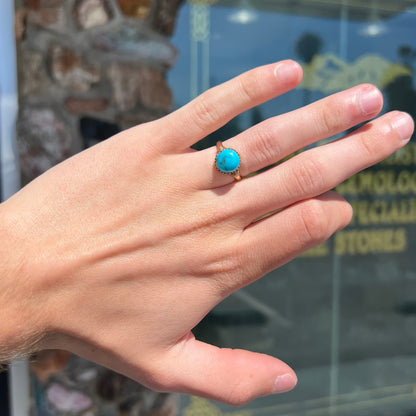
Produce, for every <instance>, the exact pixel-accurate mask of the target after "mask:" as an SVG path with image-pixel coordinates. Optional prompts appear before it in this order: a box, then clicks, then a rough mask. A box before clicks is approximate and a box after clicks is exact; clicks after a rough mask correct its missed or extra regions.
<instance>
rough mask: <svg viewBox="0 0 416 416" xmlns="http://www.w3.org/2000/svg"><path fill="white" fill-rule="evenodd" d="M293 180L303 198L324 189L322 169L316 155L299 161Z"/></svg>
mask: <svg viewBox="0 0 416 416" xmlns="http://www.w3.org/2000/svg"><path fill="white" fill-rule="evenodd" d="M293 178H294V180H295V186H296V187H297V189H298V191H299V192H300V193H301V194H302V195H303V196H309V195H312V194H314V193H316V192H319V193H320V192H322V191H323V189H324V167H323V165H322V163H321V162H320V161H319V159H318V157H317V156H316V155H315V157H307V158H306V157H305V158H303V159H300V160H299V162H298V166H297V168H296V172H295V174H294V175H293ZM289 191H290V190H289Z"/></svg>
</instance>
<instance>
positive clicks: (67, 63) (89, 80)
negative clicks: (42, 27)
mask: <svg viewBox="0 0 416 416" xmlns="http://www.w3.org/2000/svg"><path fill="white" fill-rule="evenodd" d="M50 61H51V64H50V65H51V74H52V78H53V79H54V80H55V81H57V82H58V83H59V84H60V85H61V86H62V87H65V88H71V89H73V90H75V91H80V92H82V91H87V90H88V89H89V88H90V87H91V85H92V84H94V83H96V82H99V81H100V78H101V77H100V71H99V70H98V69H97V68H96V67H93V66H89V65H87V64H86V63H85V62H84V60H83V58H82V57H81V56H80V55H78V54H77V53H76V52H74V51H73V50H71V49H66V48H62V47H61V46H54V47H53V48H52V49H51V51H50Z"/></svg>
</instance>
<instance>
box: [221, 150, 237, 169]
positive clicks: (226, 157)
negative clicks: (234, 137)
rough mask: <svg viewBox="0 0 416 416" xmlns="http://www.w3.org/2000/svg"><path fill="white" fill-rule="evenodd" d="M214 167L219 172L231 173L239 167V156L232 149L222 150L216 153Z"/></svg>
mask: <svg viewBox="0 0 416 416" xmlns="http://www.w3.org/2000/svg"><path fill="white" fill-rule="evenodd" d="M215 166H216V167H217V169H218V170H219V171H220V172H223V173H233V172H235V171H236V170H237V169H238V168H239V167H240V156H239V155H238V153H237V152H236V151H235V150H233V149H224V150H223V151H221V152H220V153H218V155H217V158H216V160H215Z"/></svg>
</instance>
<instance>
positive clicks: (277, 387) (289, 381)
mask: <svg viewBox="0 0 416 416" xmlns="http://www.w3.org/2000/svg"><path fill="white" fill-rule="evenodd" d="M297 382H298V379H297V377H296V376H295V375H293V374H283V375H282V376H279V377H277V378H276V381H275V382H274V387H273V394H277V393H285V392H287V391H290V390H292V389H293V388H294V387H295V386H296V384H297Z"/></svg>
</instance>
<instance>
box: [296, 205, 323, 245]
mask: <svg viewBox="0 0 416 416" xmlns="http://www.w3.org/2000/svg"><path fill="white" fill-rule="evenodd" d="M299 219H300V221H301V225H302V229H303V234H304V236H305V239H306V241H308V242H312V243H317V242H321V241H323V240H325V239H326V238H327V236H328V231H329V230H328V228H329V221H328V217H327V214H326V212H325V210H324V208H323V206H322V204H321V203H320V202H319V201H317V200H315V199H312V200H309V201H307V202H306V203H304V204H303V205H302V209H301V212H300V215H299Z"/></svg>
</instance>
